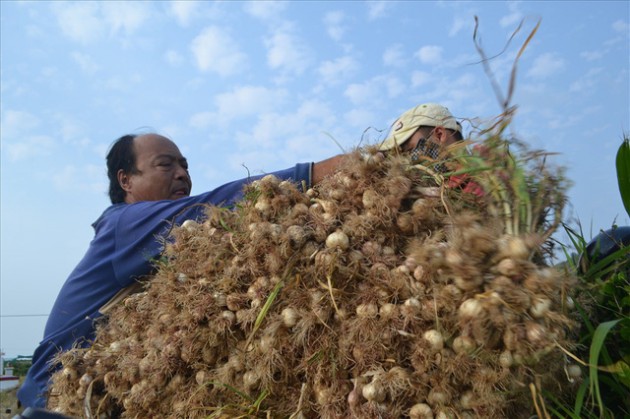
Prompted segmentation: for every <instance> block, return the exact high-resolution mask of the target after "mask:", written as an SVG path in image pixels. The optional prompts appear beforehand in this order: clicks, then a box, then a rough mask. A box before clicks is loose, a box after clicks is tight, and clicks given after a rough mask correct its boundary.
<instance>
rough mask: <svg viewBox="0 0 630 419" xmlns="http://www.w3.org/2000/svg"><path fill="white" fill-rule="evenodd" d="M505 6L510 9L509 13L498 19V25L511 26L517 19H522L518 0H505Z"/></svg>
mask: <svg viewBox="0 0 630 419" xmlns="http://www.w3.org/2000/svg"><path fill="white" fill-rule="evenodd" d="M507 6H508V9H509V10H510V14H508V15H505V16H503V17H502V18H501V19H500V20H499V25H501V27H503V28H505V27H507V26H512V25H514V24H515V23H516V22H518V21H519V20H521V19H523V13H522V12H521V11H520V10H519V6H520V5H519V2H518V1H510V2H507Z"/></svg>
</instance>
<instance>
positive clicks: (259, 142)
mask: <svg viewBox="0 0 630 419" xmlns="http://www.w3.org/2000/svg"><path fill="white" fill-rule="evenodd" d="M336 121H337V118H336V117H335V114H334V113H333V112H332V110H331V109H330V106H328V104H326V103H325V102H322V101H319V100H307V101H305V102H303V103H301V104H300V105H299V106H298V107H297V109H296V110H295V111H293V112H286V113H277V112H269V113H264V114H261V115H260V116H259V118H258V121H257V122H256V124H255V125H254V126H253V128H252V130H251V132H241V133H240V134H239V135H238V141H239V143H240V144H241V145H242V146H244V147H245V148H247V149H251V147H252V138H255V139H256V146H257V147H260V148H270V147H272V148H277V149H281V148H282V146H279V144H288V143H291V144H292V145H291V148H292V149H293V150H296V151H300V153H302V154H303V155H302V156H299V158H303V157H304V156H305V155H307V154H308V152H307V150H309V148H310V146H311V145H312V144H309V143H308V141H309V140H310V141H311V143H312V142H313V137H314V136H316V135H318V133H321V132H325V131H328V130H329V129H330V128H331V127H333V126H335V123H336ZM298 138H300V139H301V140H297V139H298ZM296 141H297V142H298V143H301V142H302V141H304V142H305V143H304V144H302V145H301V147H298V146H296ZM331 144H334V142H332V141H331ZM292 154H295V153H289V155H288V156H287V160H288V161H290V160H293V159H294V158H298V156H293V155H292ZM311 158H312V157H311ZM257 160H259V159H257ZM254 161H256V160H254Z"/></svg>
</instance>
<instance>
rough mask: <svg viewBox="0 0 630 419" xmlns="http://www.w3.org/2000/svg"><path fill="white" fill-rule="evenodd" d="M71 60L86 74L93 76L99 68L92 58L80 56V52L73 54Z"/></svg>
mask: <svg viewBox="0 0 630 419" xmlns="http://www.w3.org/2000/svg"><path fill="white" fill-rule="evenodd" d="M72 59H73V60H74V61H75V62H76V63H77V64H79V67H81V70H83V71H84V72H85V73H88V74H94V73H96V71H97V70H98V69H99V66H98V65H97V64H96V63H95V62H94V60H92V57H91V56H89V55H88V54H81V53H80V52H77V51H75V52H73V53H72Z"/></svg>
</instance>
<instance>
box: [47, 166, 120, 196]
mask: <svg viewBox="0 0 630 419" xmlns="http://www.w3.org/2000/svg"><path fill="white" fill-rule="evenodd" d="M52 182H53V185H54V187H55V189H57V190H59V191H62V192H91V193H99V194H100V193H103V192H105V191H107V186H108V185H107V182H106V181H105V180H103V168H102V167H101V166H97V165H94V164H88V165H85V166H83V167H80V168H79V167H76V166H74V165H68V166H65V167H64V168H63V169H61V170H60V171H58V172H56V173H55V174H54V175H53V176H52Z"/></svg>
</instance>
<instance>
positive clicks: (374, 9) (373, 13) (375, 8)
mask: <svg viewBox="0 0 630 419" xmlns="http://www.w3.org/2000/svg"><path fill="white" fill-rule="evenodd" d="M367 7H368V20H376V19H379V18H381V17H383V16H385V11H386V9H387V2H386V1H367Z"/></svg>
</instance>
